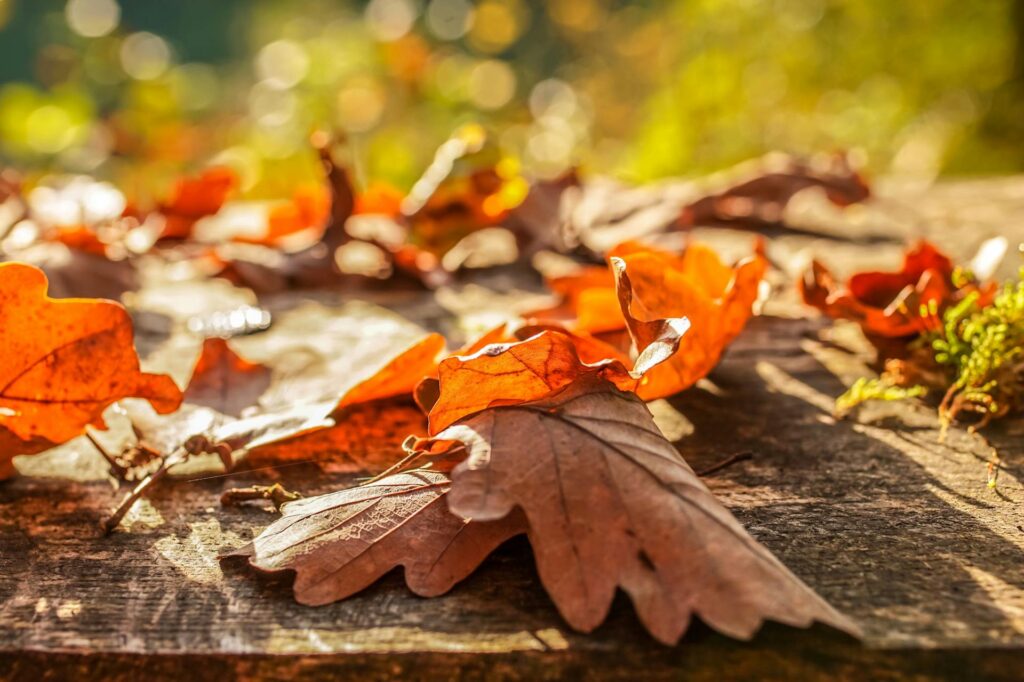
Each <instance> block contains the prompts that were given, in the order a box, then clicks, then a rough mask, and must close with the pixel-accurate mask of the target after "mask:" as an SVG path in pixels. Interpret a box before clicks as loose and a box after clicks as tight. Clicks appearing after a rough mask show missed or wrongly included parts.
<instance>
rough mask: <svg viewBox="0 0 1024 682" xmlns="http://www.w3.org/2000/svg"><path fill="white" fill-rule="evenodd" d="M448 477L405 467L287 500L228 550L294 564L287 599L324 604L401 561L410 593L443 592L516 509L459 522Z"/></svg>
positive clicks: (274, 564)
mask: <svg viewBox="0 0 1024 682" xmlns="http://www.w3.org/2000/svg"><path fill="white" fill-rule="evenodd" d="M450 486H451V482H450V481H449V480H448V477H447V476H446V475H444V474H442V473H439V472H436V471H410V472H406V473H401V474H396V475H394V476H389V477H387V478H384V479H381V480H379V481H376V482H374V483H368V484H366V485H362V486H359V487H356V488H350V489H348V490H342V491H339V492H335V493H329V494H327V495H321V496H319V497H311V498H308V499H304V500H297V501H295V502H289V503H287V504H285V505H284V506H283V507H282V513H283V516H282V517H281V518H280V519H279V520H278V521H276V522H275V523H273V524H271V525H270V526H269V527H268V528H267V529H266V530H264V531H263V532H262V533H260V535H259V536H258V537H256V539H255V540H253V541H252V543H250V544H249V545H246V546H245V547H242V548H240V549H238V550H236V551H234V552H232V553H231V554H230V555H229V556H244V557H248V559H249V563H250V564H251V565H252V566H255V567H256V568H258V569H260V570H263V571H282V570H288V569H291V570H294V571H295V574H296V577H295V588H294V589H295V598H296V600H298V601H299V602H301V603H303V604H310V605H319V604H328V603H330V602H333V601H337V600H339V599H344V598H345V597H348V596H351V595H353V594H355V593H356V592H359V591H360V590H362V589H364V588H366V587H368V586H369V585H371V584H372V583H374V582H375V581H376V580H378V579H379V578H380V577H382V576H383V575H384V574H385V573H388V572H389V571H391V570H392V569H394V568H396V567H398V566H403V567H404V568H405V582H406V584H407V585H408V586H409V589H411V590H412V591H413V592H415V593H416V594H418V595H420V596H424V597H431V596H437V595H440V594H444V593H445V592H447V591H448V590H450V589H451V588H452V586H453V585H455V583H457V582H459V581H460V580H462V579H463V578H465V577H466V576H468V575H469V574H470V573H472V572H473V570H475V569H476V567H477V566H479V565H480V562H482V561H483V560H484V559H485V558H486V557H487V555H488V554H490V553H491V552H492V551H494V549H496V548H497V547H498V546H499V545H500V544H501V543H503V542H505V540H507V539H509V538H511V537H513V536H516V535H520V534H522V533H523V532H525V530H526V528H525V525H524V522H523V519H522V516H521V515H520V514H516V513H513V514H510V515H508V516H506V517H505V518H503V519H500V520H496V521H490V522H476V521H465V520H463V519H461V518H459V517H457V516H455V515H454V514H452V513H450V512H449V511H448V504H447V499H446V498H447V495H448V490H449V488H450Z"/></svg>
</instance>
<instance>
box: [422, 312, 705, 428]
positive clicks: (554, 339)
mask: <svg viewBox="0 0 1024 682" xmlns="http://www.w3.org/2000/svg"><path fill="white" fill-rule="evenodd" d="M689 326H690V325H689V322H688V321H687V320H686V318H673V319H665V320H661V321H660V334H659V336H658V338H656V339H654V340H652V341H651V343H649V344H648V345H647V347H646V348H645V349H644V351H643V352H642V353H641V354H640V355H639V356H638V357H637V359H636V362H635V363H634V364H633V368H632V370H630V369H627V368H626V366H625V365H623V363H622V362H621V361H619V360H617V359H614V358H612V359H602V360H599V361H597V362H591V363H587V362H584V361H583V360H582V359H581V357H580V350H579V348H578V346H577V344H576V342H575V341H574V340H573V338H572V337H571V336H570V335H569V334H567V333H563V332H558V331H555V330H550V329H549V330H545V331H542V332H540V333H539V334H536V335H535V336H532V337H530V338H528V339H526V340H525V341H519V342H515V343H504V344H492V345H489V346H485V347H484V348H482V349H481V350H480V351H478V352H477V353H475V354H473V355H469V356H454V357H449V358H446V359H444V360H443V361H442V362H441V365H440V367H439V369H438V376H439V380H440V385H439V390H438V393H439V396H438V398H437V401H436V402H434V404H433V406H432V407H431V409H430V414H429V415H428V416H429V421H430V429H429V432H430V434H431V435H435V434H437V433H438V432H440V431H442V430H444V429H445V428H447V427H448V426H450V425H451V424H453V423H455V422H456V421H458V420H460V419H462V418H463V417H466V416H468V415H471V414H474V413H476V412H480V411H481V410H485V409H487V408H490V407H496V406H499V405H514V404H518V403H524V402H530V401H534V400H540V399H542V398H545V397H547V396H549V395H551V394H553V393H555V392H557V391H560V390H561V389H563V388H565V387H566V386H568V385H570V384H572V383H573V382H576V381H578V380H580V378H581V377H584V376H587V375H598V376H602V377H604V378H606V379H608V380H609V381H611V382H612V383H614V384H615V385H616V386H618V387H619V388H622V389H624V390H628V391H633V390H637V386H638V384H639V385H642V384H643V382H644V381H645V380H646V379H647V377H646V375H647V374H648V373H650V372H652V371H654V368H656V366H657V365H659V364H661V363H664V362H666V361H668V360H669V359H670V358H671V357H672V355H673V354H674V353H675V352H676V350H677V349H678V348H679V346H680V340H681V339H682V338H683V335H684V334H686V333H687V330H688V329H689Z"/></svg>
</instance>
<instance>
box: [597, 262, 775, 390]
mask: <svg viewBox="0 0 1024 682" xmlns="http://www.w3.org/2000/svg"><path fill="white" fill-rule="evenodd" d="M611 262H612V268H613V269H614V271H615V274H616V278H617V280H618V293H619V300H620V303H621V307H622V310H623V312H624V313H625V316H626V322H627V325H628V327H629V332H630V335H631V336H632V337H633V341H634V343H635V344H636V347H637V350H638V351H640V352H641V353H643V352H644V351H645V350H646V349H647V348H648V347H649V346H650V345H651V344H652V343H653V342H654V341H655V340H657V339H659V338H660V335H661V329H662V327H663V325H664V321H665V320H666V319H670V318H680V317H686V318H687V319H689V320H690V323H691V324H692V325H693V329H692V331H691V332H690V333H689V334H687V336H686V338H685V339H684V340H683V342H682V343H681V344H680V346H679V353H678V354H676V355H675V356H673V357H672V358H670V359H669V360H668V361H667V362H664V363H661V364H659V365H658V366H657V367H654V368H653V369H652V370H651V371H650V372H648V373H647V374H646V375H645V376H644V377H643V381H642V382H641V384H640V386H639V387H638V388H637V394H638V395H639V396H640V397H641V398H643V399H645V400H653V399H655V398H663V397H665V396H669V395H672V394H674V393H678V392H679V391H682V390H683V389H685V388H689V387H690V386H692V385H693V384H694V383H696V382H697V380H698V379H700V378H702V377H704V376H705V375H707V374H708V372H710V371H711V370H712V369H713V368H714V366H715V365H716V364H717V363H718V360H719V358H720V357H721V355H722V353H723V351H724V350H725V348H726V346H727V345H729V343H730V342H731V341H732V340H733V339H734V338H736V336H737V335H738V334H739V333H740V331H742V329H743V327H744V325H745V324H746V322H747V320H748V319H749V318H750V315H751V312H752V307H753V304H754V301H755V300H756V299H757V293H758V285H759V283H760V281H761V278H762V277H763V276H764V272H765V269H766V268H767V261H766V260H765V258H764V256H762V255H761V254H760V252H758V253H756V254H755V255H754V256H751V257H749V258H745V259H744V260H742V261H740V262H739V263H738V264H737V265H736V266H735V267H729V266H727V265H725V264H724V263H722V261H721V260H720V259H719V258H718V256H717V254H715V252H714V251H713V250H712V249H710V248H709V247H707V246H704V245H703V244H696V243H694V244H691V245H690V246H689V247H688V248H687V249H686V251H685V252H684V253H683V254H682V256H677V255H675V254H668V253H664V252H661V251H654V250H648V251H643V252H635V253H631V254H628V255H622V256H613V257H612V259H611Z"/></svg>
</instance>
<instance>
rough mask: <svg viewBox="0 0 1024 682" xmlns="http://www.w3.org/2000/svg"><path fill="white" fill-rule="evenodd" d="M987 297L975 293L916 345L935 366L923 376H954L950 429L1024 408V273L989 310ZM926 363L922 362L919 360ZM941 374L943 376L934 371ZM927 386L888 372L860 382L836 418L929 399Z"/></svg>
mask: <svg viewBox="0 0 1024 682" xmlns="http://www.w3.org/2000/svg"><path fill="white" fill-rule="evenodd" d="M980 300H981V294H979V293H972V294H970V295H968V296H967V297H966V298H964V300H963V301H961V302H960V303H958V304H957V305H955V306H952V307H950V308H948V309H947V310H946V311H945V312H944V313H943V314H942V316H941V318H939V317H938V315H937V311H936V310H935V309H934V308H932V309H930V310H922V315H923V316H926V317H929V316H930V317H934V318H935V319H936V322H937V324H936V325H935V331H932V332H929V333H927V334H925V335H923V336H922V337H921V338H919V339H918V340H916V341H915V342H914V344H913V345H912V350H913V349H914V348H916V349H918V350H920V349H927V350H928V351H930V352H927V353H923V354H921V353H918V354H916V355H915V357H917V358H922V357H923V358H927V361H928V362H929V363H930V364H931V365H932V366H930V367H919V368H918V369H919V370H920V371H919V372H916V373H914V374H916V375H920V376H940V377H942V376H944V377H948V380H947V382H946V383H945V385H942V386H941V388H942V389H944V390H945V395H944V396H943V398H942V402H941V404H940V405H939V416H940V418H941V419H942V422H943V425H944V426H946V425H948V424H949V423H950V422H952V421H953V420H955V419H956V418H957V416H958V415H959V414H960V413H961V412H973V413H975V414H978V415H981V419H982V421H981V424H980V425H984V424H986V423H988V421H989V420H991V419H993V418H995V417H1001V416H1003V415H1005V414H1008V413H1010V412H1016V411H1018V410H1020V409H1022V408H1024V269H1022V270H1021V273H1020V276H1019V277H1018V280H1017V281H1016V282H1010V283H1007V284H1006V285H1004V286H1003V288H1002V289H1001V290H1000V291H999V292H998V293H997V294H996V296H995V297H994V299H993V300H992V301H991V302H990V303H989V304H988V305H985V306H981V305H979V301H980ZM917 362H919V363H920V362H922V360H920V359H919V360H917ZM935 369H938V370H940V371H939V372H935V371H934V370H935ZM926 392H927V387H925V386H920V385H912V386H906V385H903V384H900V383H898V382H897V379H896V377H895V376H893V375H891V374H889V373H883V374H882V376H881V377H879V378H877V379H859V380H858V381H857V382H856V383H854V384H853V386H851V387H850V389H849V390H848V391H846V393H844V394H843V395H841V396H840V397H839V398H838V399H837V400H836V413H837V414H838V415H842V414H845V413H847V412H849V411H850V410H852V409H854V408H855V407H857V406H858V405H860V404H862V403H864V402H867V401H869V400H887V401H893V400H906V399H907V398H914V397H920V396H923V395H924V394H925V393H926Z"/></svg>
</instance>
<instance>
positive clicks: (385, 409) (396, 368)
mask: <svg viewBox="0 0 1024 682" xmlns="http://www.w3.org/2000/svg"><path fill="white" fill-rule="evenodd" d="M444 347H445V340H444V337H443V336H441V335H440V334H429V335H427V336H426V337H424V338H423V339H421V340H420V341H418V342H416V343H415V344H413V345H412V346H410V347H409V348H407V349H406V350H404V351H402V352H401V353H399V354H398V355H397V356H395V357H394V358H393V359H391V360H390V361H388V362H387V363H386V364H385V365H384V366H383V367H382V368H381V369H379V370H378V371H377V372H375V373H374V374H373V375H372V376H370V377H369V378H368V379H366V380H364V381H362V382H360V383H358V384H356V385H355V386H353V387H352V388H351V389H349V390H348V391H346V392H345V394H344V395H343V396H342V397H341V399H340V400H338V403H337V405H336V406H335V407H334V408H333V409H332V410H331V411H330V417H331V419H332V420H333V422H334V425H333V426H331V427H329V428H325V429H317V430H314V431H311V432H308V433H304V434H301V435H299V436H296V437H291V438H286V439H282V440H281V441H279V442H275V443H270V444H267V445H265V446H263V447H259V448H254V449H250V451H249V453H248V455H247V460H248V462H249V464H251V465H252V466H262V465H265V464H269V463H279V462H289V461H296V462H297V461H312V462H316V463H317V464H318V465H319V466H320V467H321V468H323V469H325V470H328V471H334V472H341V471H344V472H355V471H363V472H365V471H371V472H374V473H378V472H380V471H383V470H385V469H386V468H388V467H389V466H391V465H392V464H394V462H395V453H396V452H398V451H399V447H400V445H401V443H402V441H404V440H405V438H406V437H407V436H408V435H409V434H410V433H423V431H424V430H425V428H426V425H427V422H426V416H425V415H424V413H423V411H422V410H420V408H419V407H418V406H417V404H416V403H415V402H414V401H413V394H414V391H415V390H416V388H417V386H418V385H419V384H420V383H421V382H422V381H423V380H424V379H425V378H428V377H431V376H432V375H434V374H436V373H437V364H438V360H439V357H440V356H441V354H442V353H443V352H444Z"/></svg>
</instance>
